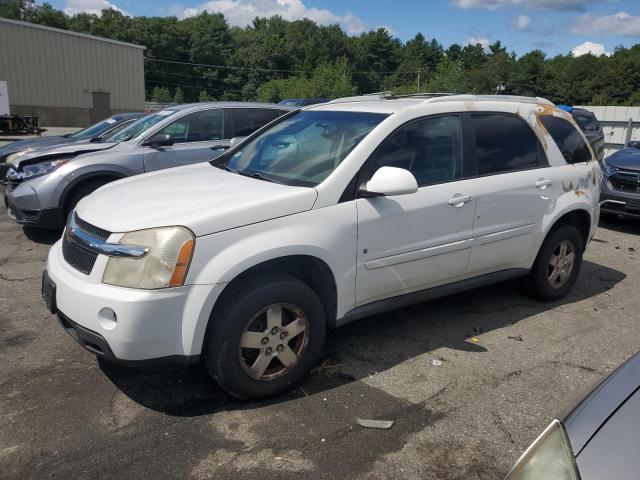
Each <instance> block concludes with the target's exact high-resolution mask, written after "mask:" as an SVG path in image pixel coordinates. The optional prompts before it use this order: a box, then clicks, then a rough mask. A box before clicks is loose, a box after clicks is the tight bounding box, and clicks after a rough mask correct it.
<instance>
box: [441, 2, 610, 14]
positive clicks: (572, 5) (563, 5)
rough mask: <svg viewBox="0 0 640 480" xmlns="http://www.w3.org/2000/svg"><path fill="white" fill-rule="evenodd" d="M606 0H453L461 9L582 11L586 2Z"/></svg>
mask: <svg viewBox="0 0 640 480" xmlns="http://www.w3.org/2000/svg"><path fill="white" fill-rule="evenodd" d="M607 1H608V0H453V4H454V5H455V6H456V7H458V8H461V9H463V10H468V9H471V8H484V9H485V10H495V9H496V8H501V7H521V8H529V9H531V10H556V11H565V12H566V11H578V12H582V11H584V10H585V7H586V6H587V5H588V4H592V3H607Z"/></svg>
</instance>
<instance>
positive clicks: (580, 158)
mask: <svg viewBox="0 0 640 480" xmlns="http://www.w3.org/2000/svg"><path fill="white" fill-rule="evenodd" d="M540 121H541V122H542V125H544V128H546V129H547V132H549V135H551V138H553V141H554V142H556V145H558V148H559V149H560V152H562V156H563V157H564V160H565V161H566V162H567V163H581V162H588V161H590V160H591V151H590V150H589V147H588V146H587V143H586V142H585V141H584V139H583V138H582V135H580V133H579V132H578V130H576V127H574V126H573V125H572V124H571V123H570V122H568V121H567V120H565V119H564V118H560V117H554V116H552V115H544V116H541V117H540Z"/></svg>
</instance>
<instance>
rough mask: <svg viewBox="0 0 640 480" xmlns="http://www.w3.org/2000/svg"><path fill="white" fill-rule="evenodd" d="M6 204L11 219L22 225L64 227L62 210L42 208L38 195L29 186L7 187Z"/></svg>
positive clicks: (5, 193)
mask: <svg viewBox="0 0 640 480" xmlns="http://www.w3.org/2000/svg"><path fill="white" fill-rule="evenodd" d="M4 204H5V207H6V208H7V214H8V215H9V217H11V218H12V219H13V220H15V221H16V223H19V224H20V225H27V226H33V227H39V228H51V229H58V228H62V227H63V226H64V220H65V219H64V212H63V210H62V208H59V207H55V208H42V207H41V203H40V199H39V198H38V194H37V193H36V191H35V190H34V189H33V188H31V187H30V186H29V185H26V184H19V185H17V186H14V187H10V186H7V187H5V192H4Z"/></svg>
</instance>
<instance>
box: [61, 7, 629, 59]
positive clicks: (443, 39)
mask: <svg viewBox="0 0 640 480" xmlns="http://www.w3.org/2000/svg"><path fill="white" fill-rule="evenodd" d="M49 3H51V4H52V5H54V6H55V7H57V8H60V9H62V10H64V11H65V12H66V13H68V14H74V13H77V12H80V11H85V12H92V13H97V12H99V11H100V10H101V9H103V8H115V9H118V10H121V11H122V12H123V13H125V14H128V15H147V16H168V15H175V16H178V17H186V16H190V15H196V14H197V13H198V12H201V11H204V10H206V11H209V12H220V13H223V14H224V15H225V17H226V18H227V20H228V21H229V23H230V24H232V25H239V26H244V25H247V24H248V23H250V22H251V20H252V19H253V18H255V17H256V16H272V15H276V14H277V15H281V16H283V17H284V18H286V19H289V20H296V19H300V18H310V19H311V20H314V21H316V22H317V23H320V24H334V23H338V24H340V25H341V26H342V28H343V29H344V30H345V31H346V32H347V33H349V34H351V35H357V34H359V33H361V32H363V31H366V30H369V29H372V28H377V27H381V26H382V27H385V28H387V30H389V31H390V32H391V33H392V34H393V35H394V36H396V37H398V38H400V39H401V40H402V41H407V40H409V39H411V38H412V37H413V36H414V35H415V34H416V33H418V32H421V33H422V34H423V35H424V36H425V37H427V38H436V39H437V40H438V41H439V42H440V43H442V44H443V45H444V46H445V48H446V47H448V46H449V45H450V44H452V43H459V44H461V45H464V44H467V43H480V44H482V45H483V46H486V45H488V44H490V43H492V42H494V41H496V40H500V41H502V43H503V45H506V47H507V48H508V50H509V51H515V52H516V53H517V54H518V55H522V54H524V53H526V52H528V51H531V50H534V49H540V50H543V51H545V52H546V53H547V54H548V55H550V56H553V55H557V54H566V53H569V52H571V51H573V52H574V54H575V55H581V54H585V53H587V52H591V53H594V54H596V55H601V54H605V55H606V54H609V53H611V52H612V51H613V50H614V49H615V47H616V46H619V45H622V46H627V47H628V46H631V45H634V44H636V43H640V0H439V1H438V0H395V1H390V0H318V1H312V0H210V1H205V0H49Z"/></svg>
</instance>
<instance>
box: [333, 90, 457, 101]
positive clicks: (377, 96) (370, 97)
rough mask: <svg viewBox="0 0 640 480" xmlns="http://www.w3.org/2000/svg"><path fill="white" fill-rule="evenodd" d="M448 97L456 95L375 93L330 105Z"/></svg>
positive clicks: (339, 99) (348, 98)
mask: <svg viewBox="0 0 640 480" xmlns="http://www.w3.org/2000/svg"><path fill="white" fill-rule="evenodd" d="M447 95H456V94H455V93H431V92H423V93H407V94H402V95H397V94H394V93H393V92H389V91H386V92H375V93H364V94H362V95H356V96H353V97H343V98H336V99H334V100H331V101H330V102H328V103H350V102H370V101H372V100H397V99H402V98H418V99H420V98H422V99H427V98H433V97H443V96H447Z"/></svg>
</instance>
